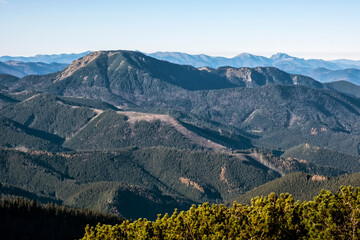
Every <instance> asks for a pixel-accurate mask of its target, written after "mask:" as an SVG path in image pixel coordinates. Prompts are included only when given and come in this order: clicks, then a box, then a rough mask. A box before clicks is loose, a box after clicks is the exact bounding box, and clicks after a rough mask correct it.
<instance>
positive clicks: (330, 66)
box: [148, 52, 360, 85]
mask: <svg viewBox="0 0 360 240" xmlns="http://www.w3.org/2000/svg"><path fill="white" fill-rule="evenodd" d="M148 55H149V56H151V57H154V58H157V59H160V60H165V61H169V62H173V63H177V64H185V65H192V66H195V67H211V68H217V67H222V66H231V67H270V66H271V67H276V68H279V69H281V70H283V71H285V72H289V73H294V74H302V75H306V76H310V77H312V78H314V79H316V80H318V81H321V82H332V81H340V80H346V81H349V82H352V83H354V84H357V85H359V84H360V81H359V79H360V78H359V69H360V62H359V61H353V60H346V59H342V60H333V61H325V60H321V59H303V58H297V57H293V56H290V55H288V54H285V53H277V54H274V55H272V56H271V57H270V58H267V57H263V56H257V55H253V54H249V53H242V54H239V55H237V56H235V57H233V58H225V57H212V56H208V55H204V54H201V55H191V54H186V53H180V52H155V53H150V54H148Z"/></svg>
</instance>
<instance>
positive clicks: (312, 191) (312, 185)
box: [229, 172, 360, 204]
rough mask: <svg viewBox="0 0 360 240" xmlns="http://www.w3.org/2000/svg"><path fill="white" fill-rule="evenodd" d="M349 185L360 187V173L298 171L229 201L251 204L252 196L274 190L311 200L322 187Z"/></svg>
mask: <svg viewBox="0 0 360 240" xmlns="http://www.w3.org/2000/svg"><path fill="white" fill-rule="evenodd" d="M348 185H352V186H356V187H359V186H360V173H354V174H351V175H343V176H340V177H332V178H328V177H324V176H320V175H309V174H306V173H302V172H297V173H292V174H288V175H286V176H284V177H282V178H278V179H275V180H274V181H271V182H268V183H266V184H264V185H262V186H259V187H256V188H254V189H253V190H251V191H249V192H247V193H245V194H242V195H240V196H238V197H237V198H234V199H233V200H232V201H229V204H232V202H233V201H236V202H238V203H244V204H249V203H250V200H251V199H252V198H254V197H256V196H267V195H269V194H270V193H272V192H274V193H276V194H280V193H290V194H291V195H292V196H293V198H294V199H295V200H301V201H309V200H311V199H313V198H314V197H315V196H316V195H317V194H319V192H320V191H321V189H327V190H330V191H332V192H336V191H338V190H339V188H340V186H348Z"/></svg>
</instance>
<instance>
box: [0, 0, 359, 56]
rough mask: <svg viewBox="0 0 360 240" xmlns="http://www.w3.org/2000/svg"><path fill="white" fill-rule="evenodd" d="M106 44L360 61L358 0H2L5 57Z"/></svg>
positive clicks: (0, 37)
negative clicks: (282, 53) (286, 54)
mask: <svg viewBox="0 0 360 240" xmlns="http://www.w3.org/2000/svg"><path fill="white" fill-rule="evenodd" d="M109 49H129V50H140V51H143V52H154V51H181V52H187V53H195V54H197V53H205V54H209V55H220V56H228V57H230V56H234V55H236V54H239V53H241V52H249V53H253V54H259V55H265V56H269V55H271V54H273V53H276V52H286V53H289V54H292V55H295V56H299V57H304V58H324V59H336V58H349V59H358V60H360V0H341V1H340V0H312V1H309V0H284V1H283V0H274V1H272V0H246V1H245V0H221V1H220V0H218V1H214V0H204V1H203V0H128V1H127V0H101V1H93V0H86V1H85V0H61V1H57V0H0V56H2V55H12V56H19V55H22V56H30V55H35V54H51V53H71V52H76V53H77V52H83V51H86V50H109Z"/></svg>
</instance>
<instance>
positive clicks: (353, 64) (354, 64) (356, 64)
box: [330, 59, 360, 68]
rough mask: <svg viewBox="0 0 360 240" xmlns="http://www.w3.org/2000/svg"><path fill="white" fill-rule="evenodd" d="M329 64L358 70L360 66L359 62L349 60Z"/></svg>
mask: <svg viewBox="0 0 360 240" xmlns="http://www.w3.org/2000/svg"><path fill="white" fill-rule="evenodd" d="M330 62H333V63H336V64H337V65H339V66H341V67H342V68H358V67H359V66H360V61H356V60H349V59H337V60H332V61H330Z"/></svg>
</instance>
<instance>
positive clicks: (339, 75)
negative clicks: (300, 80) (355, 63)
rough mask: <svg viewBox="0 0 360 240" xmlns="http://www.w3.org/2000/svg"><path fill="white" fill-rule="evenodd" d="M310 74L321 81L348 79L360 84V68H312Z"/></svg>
mask: <svg viewBox="0 0 360 240" xmlns="http://www.w3.org/2000/svg"><path fill="white" fill-rule="evenodd" d="M308 75H309V76H310V77H312V78H314V79H317V80H319V81H320V82H335V81H340V80H342V81H347V82H350V83H353V84H356V85H358V86H359V85H360V69H352V68H348V69H341V70H329V69H326V68H316V69H313V70H311V71H310V72H309V73H308Z"/></svg>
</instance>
